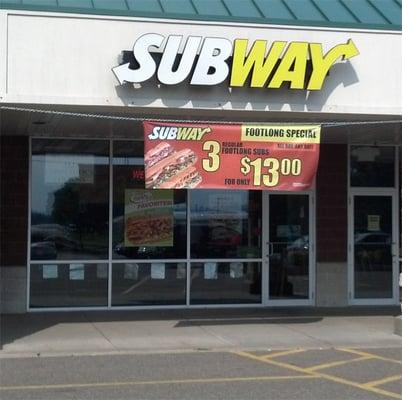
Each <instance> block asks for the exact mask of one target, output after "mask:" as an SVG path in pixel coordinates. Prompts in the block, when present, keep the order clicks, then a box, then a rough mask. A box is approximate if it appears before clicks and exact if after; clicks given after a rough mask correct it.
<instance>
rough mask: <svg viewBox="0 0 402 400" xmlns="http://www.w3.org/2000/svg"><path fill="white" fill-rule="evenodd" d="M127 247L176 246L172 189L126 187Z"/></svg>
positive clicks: (125, 242) (125, 230) (125, 223)
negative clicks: (174, 240) (174, 241)
mask: <svg viewBox="0 0 402 400" xmlns="http://www.w3.org/2000/svg"><path fill="white" fill-rule="evenodd" d="M124 197H125V202H124V246H125V247H139V246H154V247H171V246H173V204H174V201H173V191H172V190H146V189H126V190H125V195H124Z"/></svg>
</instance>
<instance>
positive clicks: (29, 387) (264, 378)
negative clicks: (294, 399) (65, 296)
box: [0, 375, 315, 391]
mask: <svg viewBox="0 0 402 400" xmlns="http://www.w3.org/2000/svg"><path fill="white" fill-rule="evenodd" d="M314 378H315V376H312V375H278V376H239V377H236V378H205V379H172V380H154V381H131V382H93V383H65V384H63V383H62V384H54V385H20V386H0V391H6V390H35V389H36V390H40V389H42V390H45V389H68V388H97V387H105V386H110V387H115V386H140V385H169V384H170V385H175V384H188V383H190V384H191V383H194V384H196V383H226V382H251V381H281V380H289V379H290V380H292V379H314Z"/></svg>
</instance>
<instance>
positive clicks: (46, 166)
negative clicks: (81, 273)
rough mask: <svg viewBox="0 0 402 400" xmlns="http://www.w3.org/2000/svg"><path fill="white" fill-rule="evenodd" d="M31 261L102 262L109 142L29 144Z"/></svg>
mask: <svg viewBox="0 0 402 400" xmlns="http://www.w3.org/2000/svg"><path fill="white" fill-rule="evenodd" d="M31 204H32V207H31V260H77V259H84V260H103V259H107V258H108V237H109V235H108V231H109V229H108V214H109V142H107V141H87V140H57V139H52V140H45V139H35V140H33V141H32V192H31Z"/></svg>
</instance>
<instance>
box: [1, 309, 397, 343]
mask: <svg viewBox="0 0 402 400" xmlns="http://www.w3.org/2000/svg"><path fill="white" fill-rule="evenodd" d="M399 313H400V308H399V306H392V307H389V306H384V307H368V306H360V307H347V308H346V307H345V308H313V307H294V308H289V307H287V308H285V307H275V308H241V309H239V308H233V309H222V308H221V309H219V308H217V309H214V308H209V309H181V310H155V309H154V310H127V311H117V310H116V311H114V310H112V311H85V312H83V311H69V312H60V311H58V312H35V313H26V314H5V315H1V316H0V349H2V348H3V346H5V345H7V344H9V343H13V342H14V341H16V340H18V339H21V338H24V337H27V336H31V335H34V334H36V333H39V332H41V331H44V330H46V329H49V328H51V327H54V326H57V325H62V324H81V323H82V324H92V323H100V322H111V323H113V322H116V323H118V322H121V323H124V322H135V321H173V322H175V323H174V328H184V327H189V326H202V325H205V326H213V325H216V326H222V325H246V324H250V325H254V324H258V325H261V324H266V325H269V324H275V325H278V324H279V325H280V324H311V323H316V322H319V321H321V320H322V319H323V318H326V317H353V316H359V317H362V316H396V315H398V314H399Z"/></svg>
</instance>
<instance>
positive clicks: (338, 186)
mask: <svg viewBox="0 0 402 400" xmlns="http://www.w3.org/2000/svg"><path fill="white" fill-rule="evenodd" d="M347 161H348V160H347V145H344V144H323V145H321V148H320V163H319V166H318V173H317V203H316V204H317V207H316V208H317V225H316V227H317V228H316V229H317V261H318V262H345V261H346V260H347V233H348V231H347V226H348V222H347V166H348V163H347Z"/></svg>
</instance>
